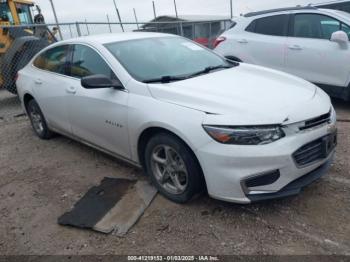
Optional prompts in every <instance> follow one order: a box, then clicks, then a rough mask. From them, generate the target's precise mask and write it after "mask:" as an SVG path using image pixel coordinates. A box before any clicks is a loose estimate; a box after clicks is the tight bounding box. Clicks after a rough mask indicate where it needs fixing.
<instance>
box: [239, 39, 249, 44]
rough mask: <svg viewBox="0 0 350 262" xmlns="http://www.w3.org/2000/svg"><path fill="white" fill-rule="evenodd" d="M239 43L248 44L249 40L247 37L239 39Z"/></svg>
mask: <svg viewBox="0 0 350 262" xmlns="http://www.w3.org/2000/svg"><path fill="white" fill-rule="evenodd" d="M237 42H238V43H240V44H248V40H247V39H239V40H237Z"/></svg>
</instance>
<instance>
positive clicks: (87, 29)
mask: <svg viewBox="0 0 350 262" xmlns="http://www.w3.org/2000/svg"><path fill="white" fill-rule="evenodd" d="M85 25H86V31H87V34H88V35H90V30H89V25H88V24H87V20H86V19H85Z"/></svg>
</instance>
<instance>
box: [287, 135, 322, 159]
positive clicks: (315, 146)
mask: <svg viewBox="0 0 350 262" xmlns="http://www.w3.org/2000/svg"><path fill="white" fill-rule="evenodd" d="M322 144H323V140H322V139H318V140H316V141H314V142H311V143H309V144H307V145H305V146H303V147H302V148H300V149H299V150H298V151H296V152H295V153H294V154H293V157H294V160H295V162H296V163H297V164H298V165H299V166H305V165H308V164H310V163H312V162H314V161H316V160H318V159H320V158H322V156H323V152H322Z"/></svg>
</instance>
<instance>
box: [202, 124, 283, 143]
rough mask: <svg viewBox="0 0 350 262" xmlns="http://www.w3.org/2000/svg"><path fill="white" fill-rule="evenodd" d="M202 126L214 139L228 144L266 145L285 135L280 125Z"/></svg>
mask: <svg viewBox="0 0 350 262" xmlns="http://www.w3.org/2000/svg"><path fill="white" fill-rule="evenodd" d="M203 127H204V129H205V131H206V132H207V133H208V134H209V135H210V136H211V137H212V138H213V139H214V140H215V141H217V142H219V143H222V144H230V145H266V144H270V143H272V142H274V141H277V140H279V139H281V138H282V137H284V136H285V133H284V132H283V130H282V128H281V127H280V126H260V127H253V126H252V127H233V126H232V127H222V126H207V125H205V126H203Z"/></svg>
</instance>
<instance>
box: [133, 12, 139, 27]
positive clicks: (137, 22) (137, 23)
mask: <svg viewBox="0 0 350 262" xmlns="http://www.w3.org/2000/svg"><path fill="white" fill-rule="evenodd" d="M134 16H135V21H136V25H137V29H140V27H139V21H138V20H137V15H136V9H135V8H134Z"/></svg>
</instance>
